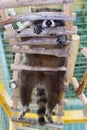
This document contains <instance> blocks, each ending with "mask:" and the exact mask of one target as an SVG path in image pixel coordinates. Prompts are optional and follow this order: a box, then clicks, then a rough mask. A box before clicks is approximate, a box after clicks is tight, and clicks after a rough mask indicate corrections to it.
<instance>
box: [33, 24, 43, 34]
mask: <svg viewBox="0 0 87 130" xmlns="http://www.w3.org/2000/svg"><path fill="white" fill-rule="evenodd" d="M41 32H42V27H41V26H40V25H38V26H36V27H35V28H34V33H36V34H40V33H41Z"/></svg>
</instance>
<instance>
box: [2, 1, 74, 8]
mask: <svg viewBox="0 0 87 130" xmlns="http://www.w3.org/2000/svg"><path fill="white" fill-rule="evenodd" d="M73 1H74V0H44V1H43V0H38V1H37V0H25V1H23V0H13V1H11V0H9V1H7V2H6V1H5V2H0V9H5V8H16V7H23V6H38V5H39V6H40V5H42V6H43V5H53V4H67V3H72V2H73Z"/></svg>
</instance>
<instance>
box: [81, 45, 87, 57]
mask: <svg viewBox="0 0 87 130" xmlns="http://www.w3.org/2000/svg"><path fill="white" fill-rule="evenodd" d="M81 53H82V54H83V55H84V56H85V57H87V48H86V47H84V48H83V49H82V50H81Z"/></svg>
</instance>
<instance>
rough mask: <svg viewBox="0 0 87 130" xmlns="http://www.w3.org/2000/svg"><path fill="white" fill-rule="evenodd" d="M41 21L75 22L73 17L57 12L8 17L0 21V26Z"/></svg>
mask: <svg viewBox="0 0 87 130" xmlns="http://www.w3.org/2000/svg"><path fill="white" fill-rule="evenodd" d="M43 19H45V20H46V19H53V20H65V21H73V20H75V17H74V16H66V15H65V13H59V12H37V13H31V14H24V15H16V16H10V18H8V19H7V20H1V21H0V26H3V25H6V24H10V23H13V22H20V21H31V20H43Z"/></svg>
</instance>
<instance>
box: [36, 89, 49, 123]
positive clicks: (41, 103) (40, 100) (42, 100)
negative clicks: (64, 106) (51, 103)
mask: <svg viewBox="0 0 87 130" xmlns="http://www.w3.org/2000/svg"><path fill="white" fill-rule="evenodd" d="M46 103H47V98H46V92H45V89H44V88H37V105H38V110H37V114H38V122H39V124H40V125H44V124H45V111H46Z"/></svg>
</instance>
